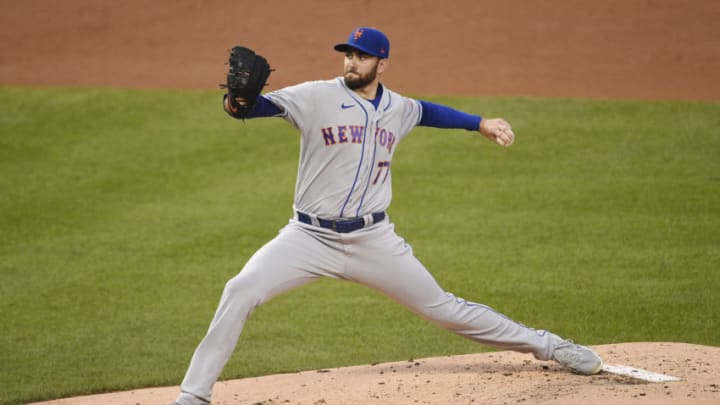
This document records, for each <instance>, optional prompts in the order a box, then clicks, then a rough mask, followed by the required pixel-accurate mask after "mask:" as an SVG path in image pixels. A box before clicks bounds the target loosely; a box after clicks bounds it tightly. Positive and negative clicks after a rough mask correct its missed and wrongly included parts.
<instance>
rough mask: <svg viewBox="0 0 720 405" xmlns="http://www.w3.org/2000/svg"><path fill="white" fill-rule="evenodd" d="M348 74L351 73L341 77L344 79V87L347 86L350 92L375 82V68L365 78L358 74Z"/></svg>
mask: <svg viewBox="0 0 720 405" xmlns="http://www.w3.org/2000/svg"><path fill="white" fill-rule="evenodd" d="M350 73H351V72H347V73H345V75H344V76H343V77H344V79H345V85H346V86H348V88H349V89H350V90H357V89H361V88H363V87H365V86H367V85H368V84H370V83H372V82H373V81H374V80H375V77H376V76H377V68H376V69H373V70H372V71H371V72H370V73H368V74H367V75H365V76H363V75H361V74H358V73H355V74H352V75H351V74H350Z"/></svg>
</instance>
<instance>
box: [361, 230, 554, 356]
mask: <svg viewBox="0 0 720 405" xmlns="http://www.w3.org/2000/svg"><path fill="white" fill-rule="evenodd" d="M383 225H384V224H383ZM387 226H388V227H390V229H389V230H388V229H386V231H385V232H384V233H380V232H378V233H377V235H374V237H372V238H368V239H367V240H365V241H364V242H365V243H360V244H358V245H357V247H356V248H357V249H363V250H366V251H365V252H360V251H358V252H357V254H355V255H353V256H356V257H357V258H358V259H357V260H353V261H352V263H353V266H352V268H351V272H349V278H352V279H353V280H355V281H357V282H359V283H361V284H364V285H367V286H369V287H371V288H374V289H376V290H378V291H381V292H383V293H384V294H386V295H388V296H390V297H391V298H393V299H394V300H396V301H398V302H399V303H401V304H402V305H404V306H406V307H407V308H409V309H410V310H412V311H413V312H415V313H417V314H419V315H421V316H423V317H424V318H426V319H428V320H430V321H432V322H434V323H436V324H438V325H440V326H442V327H443V328H445V329H448V330H451V331H453V332H455V333H457V334H459V335H461V336H464V337H467V338H469V339H471V340H474V341H476V342H479V343H482V344H485V345H489V346H493V347H496V348H501V349H508V350H514V351H519V352H530V353H533V354H534V355H535V357H537V358H538V359H541V360H548V359H550V358H551V357H552V354H553V353H552V351H553V345H554V344H553V339H552V334H551V333H548V332H546V331H543V330H535V329H532V328H529V327H527V326H525V325H523V324H521V323H519V322H515V321H514V320H512V319H510V318H508V317H507V316H505V315H503V314H501V313H499V312H497V311H495V310H493V309H492V308H490V307H488V306H485V305H482V304H478V303H474V302H469V301H465V300H463V299H461V298H458V297H455V296H454V295H453V294H450V293H447V292H446V291H444V290H443V289H442V288H441V287H440V286H439V285H438V283H437V281H436V280H435V278H434V277H433V276H432V275H431V274H430V273H429V272H428V271H427V270H426V269H425V267H424V266H423V265H422V263H420V261H418V260H417V259H416V258H415V256H414V255H413V252H412V249H411V248H410V246H409V245H407V244H405V242H404V241H403V240H402V238H400V237H399V236H397V235H396V234H395V232H394V230H393V229H392V225H387Z"/></svg>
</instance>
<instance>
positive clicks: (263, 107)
mask: <svg viewBox="0 0 720 405" xmlns="http://www.w3.org/2000/svg"><path fill="white" fill-rule="evenodd" d="M225 98H227V94H225V95H224V96H223V102H224V101H225V100H224V99H225ZM280 113H282V111H281V110H280V109H279V108H278V107H277V106H276V105H275V104H273V103H272V101H270V100H269V99H267V98H265V97H264V96H259V97H258V99H257V103H256V104H255V108H254V109H253V110H252V111H251V112H250V114H248V116H247V117H245V118H259V117H274V116H276V115H279V114H280ZM230 115H232V114H230ZM235 118H238V117H235Z"/></svg>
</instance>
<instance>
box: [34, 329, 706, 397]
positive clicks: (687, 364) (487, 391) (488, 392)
mask: <svg viewBox="0 0 720 405" xmlns="http://www.w3.org/2000/svg"><path fill="white" fill-rule="evenodd" d="M593 348H594V349H595V350H596V351H597V352H598V354H600V355H601V356H602V358H603V360H604V362H605V363H606V364H613V365H627V366H632V367H637V368H641V369H644V370H648V371H652V372H654V373H659V374H663V375H669V376H674V377H679V378H681V381H672V382H647V381H644V380H640V379H635V378H630V377H625V376H620V375H615V374H610V373H607V372H602V373H600V374H597V375H594V376H591V377H585V376H579V375H575V374H572V373H569V372H568V371H566V370H564V369H562V368H561V367H559V366H558V365H557V364H555V363H554V362H541V361H537V360H534V358H533V357H532V356H531V355H527V354H520V353H514V352H493V353H481V354H471V355H462V356H448V357H434V358H427V359H411V360H408V361H402V362H395V363H381V364H376V365H367V366H353V367H342V368H335V369H325V370H314V371H304V372H300V373H291V374H278V375H269V376H264V377H257V378H245V379H240V380H232V381H223V382H219V383H217V384H216V385H215V390H214V393H215V394H214V395H215V397H214V400H213V404H218V405H234V404H237V405H240V404H243V405H245V404H248V405H258V404H262V405H277V404H297V405H300V404H309V405H318V404H328V405H336V404H348V405H350V404H398V405H403V404H487V405H495V404H497V405H500V404H516V403H529V404H539V403H546V404H568V405H570V404H609V403H611V404H620V405H622V404H652V405H657V404H660V405H662V404H708V405H709V404H718V403H720V348H717V347H708V346H698V345H691V344H683V343H625V344H612V345H602V346H593ZM178 392H179V387H163V388H148V389H139V390H133V391H126V392H117V393H109V394H101V395H93V396H85V397H77V398H68V399H62V400H55V401H49V402H42V403H37V404H33V405H96V404H104V405H128V404H135V405H160V404H166V403H169V402H172V400H173V399H174V398H175V396H176V395H177V394H178Z"/></svg>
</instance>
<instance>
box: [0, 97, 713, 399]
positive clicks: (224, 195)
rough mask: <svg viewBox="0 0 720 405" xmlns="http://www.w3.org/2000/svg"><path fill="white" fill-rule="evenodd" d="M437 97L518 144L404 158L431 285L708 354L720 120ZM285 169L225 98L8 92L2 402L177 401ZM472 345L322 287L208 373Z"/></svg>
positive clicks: (1, 101) (404, 177)
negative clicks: (122, 394)
mask: <svg viewBox="0 0 720 405" xmlns="http://www.w3.org/2000/svg"><path fill="white" fill-rule="evenodd" d="M430 100H432V101H435V102H441V103H445V104H448V105H452V106H454V107H456V108H460V109H463V110H466V111H473V112H478V113H481V114H483V115H485V116H503V117H505V118H507V119H508V120H509V121H510V122H511V123H513V127H514V129H515V132H516V134H517V135H518V140H517V142H516V144H515V145H514V146H513V147H511V148H509V149H503V148H500V147H497V146H494V145H493V144H492V143H490V142H488V141H486V140H484V139H483V138H481V137H479V136H477V135H476V134H473V133H470V132H466V131H442V130H433V129H427V128H418V129H416V130H415V131H414V132H413V133H412V134H411V135H410V136H409V137H408V138H406V139H405V140H404V141H403V142H402V143H401V144H400V145H399V146H398V149H397V154H396V157H395V161H394V162H393V178H394V180H395V185H394V191H395V193H394V195H395V197H394V202H393V205H392V206H391V207H390V210H389V212H390V215H391V217H392V220H393V221H394V222H396V224H397V226H396V229H397V231H398V233H399V234H400V235H402V236H404V237H405V239H406V240H407V241H408V242H409V243H410V244H412V245H413V247H414V250H415V252H416V254H417V255H418V257H419V258H420V259H421V260H422V261H423V262H424V263H425V265H426V266H427V267H428V268H429V269H430V270H431V271H432V272H433V274H434V275H435V276H436V278H437V279H438V281H439V282H440V283H441V285H443V286H444V287H445V288H446V289H447V290H449V291H452V292H454V293H455V294H456V295H459V296H462V297H464V298H467V299H470V300H475V301H479V302H482V303H485V304H488V305H490V306H493V307H495V308H496V309H498V310H500V311H501V312H504V313H505V314H507V315H509V316H511V317H512V318H514V319H516V320H519V321H522V322H524V323H526V324H528V325H531V326H534V327H539V328H548V329H551V330H553V331H555V332H557V333H559V334H561V335H565V336H567V337H572V338H574V339H575V340H576V341H579V342H582V343H586V344H604V343H615V342H630V341H677V342H689V343H697V344H706V345H714V346H718V345H720V336H719V335H718V333H717V331H718V329H720V321H718V318H717V316H715V314H717V313H718V312H720V300H718V298H717V297H718V295H717V294H718V293H717V292H718V291H720V277H718V275H717V269H718V267H720V158H719V156H720V104H718V103H689V102H639V101H596V100H564V99H524V98H523V99H517V98H513V99H510V98H507V99H505V98H500V99H469V98H439V97H435V98H430ZM297 156H298V135H297V133H296V131H295V130H294V129H293V128H292V127H291V126H290V125H289V124H287V123H286V122H284V121H283V120H281V119H263V120H250V121H246V122H244V123H243V122H240V121H235V120H232V119H230V118H229V117H227V116H226V115H225V114H224V113H223V112H222V110H221V108H220V100H219V95H218V92H213V91H207V92H200V91H195V92H188V91H130V90H94V89H72V90H71V89H27V88H13V87H0V275H1V277H2V278H1V280H2V282H1V283H0V325H2V330H3V332H2V333H1V334H0V403H2V404H18V403H24V402H28V401H33V400H41V399H49V398H58V397H64V396H71V395H78V394H86V393H93V392H102V391H110V390H122V389H129V388H137V387H143V386H157V385H171V384H178V383H179V382H180V380H181V379H182V376H183V374H184V372H185V368H186V366H187V364H188V362H189V360H190V356H191V355H192V352H193V350H194V349H195V346H196V345H197V343H198V342H199V341H200V339H201V338H202V336H203V334H204V333H205V331H206V329H207V326H208V325H209V322H210V319H211V317H212V315H213V312H214V310H215V306H216V304H217V301H218V299H219V297H220V293H221V291H222V288H223V286H224V283H225V282H226V281H227V280H228V279H229V278H230V277H231V276H233V275H234V274H236V273H237V272H238V271H239V270H240V269H241V267H242V265H243V264H244V263H245V261H246V260H247V258H248V257H249V256H250V255H251V254H252V253H253V252H254V251H255V250H256V249H257V248H259V247H260V246H261V245H262V244H263V243H265V242H266V241H267V240H269V239H271V238H272V237H273V236H274V235H275V234H276V232H277V230H278V229H279V228H280V227H282V226H283V225H284V224H285V223H286V222H287V220H288V218H289V217H290V215H291V203H292V193H293V186H294V183H295V171H296V168H297ZM486 350H489V349H488V348H486V347H481V346H478V345H476V344H473V343H471V342H469V341H467V340H464V339H462V338H460V337H457V336H455V335H452V334H450V333H448V332H446V331H444V330H441V329H439V328H437V327H435V326H433V325H431V324H429V323H427V322H426V321H424V320H421V319H419V318H417V317H416V316H414V315H412V314H410V313H409V312H408V311H407V310H405V309H403V308H402V307H400V306H399V305H397V304H395V303H393V302H391V301H389V300H388V299H386V298H384V297H382V296H380V295H378V294H377V293H375V292H372V291H370V290H368V289H366V288H364V287H361V286H357V285H354V284H350V283H343V282H339V281H332V280H322V281H319V282H317V283H315V284H312V285H310V286H307V287H304V288H302V289H299V290H295V291H293V292H290V293H288V294H286V295H283V296H281V297H279V298H277V299H275V300H273V301H271V302H270V303H268V304H266V305H264V306H263V307H261V308H259V309H258V310H257V311H256V312H255V314H254V315H253V317H252V318H251V320H250V321H249V322H248V324H247V327H246V329H245V332H244V333H243V335H242V337H241V339H240V343H239V346H238V350H237V351H236V353H235V355H234V356H233V358H232V359H231V361H230V362H229V363H228V366H227V367H226V369H225V372H224V374H223V378H236V377H244V376H253V375H262V374H268V373H276V372H286V371H295V370H302V369H313V368H322V367H333V366H339V365H350V364H361V363H371V362H379V361H391V360H402V359H407V358H411V357H412V358H420V357H427V356H435V355H447V354H461V353H470V352H476V351H486Z"/></svg>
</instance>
